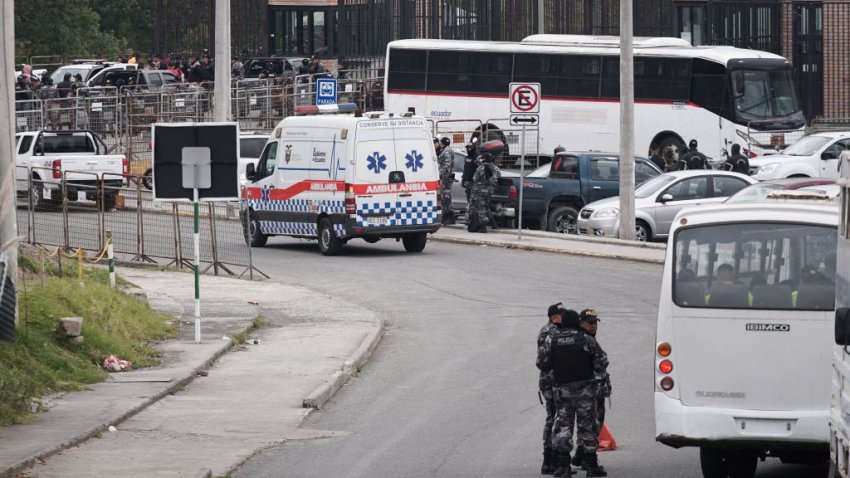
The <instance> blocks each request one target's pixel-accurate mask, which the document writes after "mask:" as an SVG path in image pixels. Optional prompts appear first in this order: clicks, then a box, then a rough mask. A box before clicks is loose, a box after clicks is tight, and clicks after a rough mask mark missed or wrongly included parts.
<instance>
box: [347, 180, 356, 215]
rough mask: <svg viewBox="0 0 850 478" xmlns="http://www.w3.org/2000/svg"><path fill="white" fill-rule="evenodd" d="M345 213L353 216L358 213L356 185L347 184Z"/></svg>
mask: <svg viewBox="0 0 850 478" xmlns="http://www.w3.org/2000/svg"><path fill="white" fill-rule="evenodd" d="M345 213H346V214H348V215H351V216H353V215H354V214H357V201H356V200H355V197H354V186H352V185H350V184H346V185H345Z"/></svg>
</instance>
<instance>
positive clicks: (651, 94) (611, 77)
mask: <svg viewBox="0 0 850 478" xmlns="http://www.w3.org/2000/svg"><path fill="white" fill-rule="evenodd" d="M619 54H620V50H619V38H617V37H594V36H583V35H532V36H529V37H527V38H525V39H524V40H523V41H522V42H518V43H517V42H482V41H456V40H418V39H413V40H399V41H394V42H391V43H390V44H389V45H388V46H387V56H386V83H385V95H384V100H385V108H386V110H387V111H389V112H393V113H403V112H405V111H407V110H408V108H411V107H412V108H415V109H416V113H417V114H421V115H424V116H426V117H427V118H430V119H431V120H433V121H435V122H441V121H443V122H446V121H458V120H477V121H481V122H482V124H481V125H480V126H479V127H478V128H480V129H487V130H490V131H494V130H502V131H504V130H506V129H508V128H509V124H508V122H509V120H508V117H509V102H508V90H509V84H510V83H511V82H539V83H540V84H541V88H542V100H541V109H540V135H539V144H538V145H536V146H538V147H539V148H540V149H539V151H540V152H541V154H542V153H544V152H547V151H552V150H553V148H555V146H558V145H563V146H564V147H566V148H567V149H568V150H599V151H616V150H618V148H619V130H620V127H619V123H620V119H619V95H620V91H619V90H620V80H619V75H620V72H619V68H620V57H619ZM634 55H635V57H634V71H635V75H634V76H635V83H634V93H635V109H634V113H635V146H636V151H638V152H639V153H640V154H643V152H645V151H647V148H648V147H649V145H650V144H651V143H652V142H656V143H658V144H659V145H661V146H662V148H663V147H664V146H666V145H668V144H675V145H677V146H678V147H679V148H682V147H683V146H684V145H685V144H687V143H688V142H689V141H690V140H691V139H697V140H698V141H699V143H700V150H701V151H703V152H704V153H706V154H707V155H708V156H711V157H715V158H716V157H719V156H720V155H721V154H722V150H723V148H726V149H728V148H729V145H730V144H731V143H738V144H741V145H742V146H743V148H744V149H746V150H747V151H748V152H749V153H750V155H751V156H753V155H755V154H762V153H764V152H767V151H773V150H775V149H779V148H781V147H783V146H784V145H787V144H791V143H792V142H793V141H796V139H798V138H799V137H800V136H802V134H803V129H802V128H803V126H804V124H805V120H804V117H803V114H802V111H801V110H800V105H799V102H798V101H797V96H796V92H795V87H794V83H793V79H792V68H791V63H790V62H789V61H788V60H786V59H784V58H782V57H780V56H777V55H774V54H772V53H767V52H763V51H756V50H745V49H739V48H733V47H725V46H704V47H694V46H691V44H690V43H688V42H687V41H685V40H682V39H678V38H636V39H635V41H634ZM516 129H517V128H516V127H513V130H514V131H515V130H516ZM493 134H496V136H497V139H503V140H505V141H506V142H507V143H508V144H509V145H510V147H511V152H512V153H518V152H519V151H518V148H519V144H520V142H519V141H518V139H517V136H516V134H514V133H512V132H509V133H508V134H507V137H499V135H500V134H501V131H499V132H495V133H493ZM502 136H505V135H502ZM488 139H492V138H488ZM529 147H530V149H529ZM529 147H527V148H526V152H529V151H531V152H533V151H534V150H535V149H534V148H535V145H534V144H533V141H531V143H530V145H529Z"/></svg>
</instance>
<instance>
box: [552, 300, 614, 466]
mask: <svg viewBox="0 0 850 478" xmlns="http://www.w3.org/2000/svg"><path fill="white" fill-rule="evenodd" d="M572 315H575V316H578V314H576V313H575V312H573V313H572V314H570V316H572ZM575 318H578V317H575ZM542 355H543V359H542V363H541V367H540V369H541V370H544V371H548V370H552V372H553V376H554V378H555V388H554V392H555V393H554V395H555V406H556V407H557V416H556V417H555V428H554V430H553V434H554V438H553V440H552V444H553V446H554V448H555V451H556V452H557V453H558V466H557V468H556V469H555V472H554V473H553V475H554V476H570V475H571V474H572V469H571V466H570V452H571V451H572V449H573V427H574V424H575V425H577V426H578V431H577V436H578V443H579V446H581V448H582V453H583V457H582V462H583V464H585V465H586V466H587V476H589V477H596V476H608V473H606V472H605V469H604V468H602V467H600V466H599V461H598V459H597V456H596V449H597V448H598V446H599V441H598V438H597V437H598V434H597V433H596V431H597V427H598V424H597V416H596V403H597V396H598V395H599V377H603V376H604V374H606V373H607V368H608V363H607V358H606V357H605V354H604V352H603V351H602V348H601V347H599V344H598V343H597V342H596V339H595V338H593V337H592V336H590V335H588V334H586V333H584V332H582V331H580V330H579V321H578V320H574V319H570V318H568V313H567V312H565V313H564V315H563V318H562V320H561V329H560V331H559V332H558V333H557V334H555V335H553V336H550V337H547V338H546V339H545V340H544V342H543V351H542Z"/></svg>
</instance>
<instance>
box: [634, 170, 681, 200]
mask: <svg viewBox="0 0 850 478" xmlns="http://www.w3.org/2000/svg"><path fill="white" fill-rule="evenodd" d="M674 179H676V178H675V177H674V176H670V175H669V174H662V175H661V176H655V177H654V178H652V179H650V180H649V181H647V182H645V183H643V184H641V185H640V187H638V188H637V189H635V197H638V198H646V197H649V196H652V195H653V194H655V193H656V192H658V190H659V189H661V188H663V187H664V186H666V185H667V184H670V183H671V182H673V180H674Z"/></svg>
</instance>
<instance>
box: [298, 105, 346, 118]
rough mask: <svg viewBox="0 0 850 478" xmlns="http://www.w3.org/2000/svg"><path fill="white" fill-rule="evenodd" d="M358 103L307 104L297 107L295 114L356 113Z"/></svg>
mask: <svg viewBox="0 0 850 478" xmlns="http://www.w3.org/2000/svg"><path fill="white" fill-rule="evenodd" d="M357 109H358V108H357V104H355V103H340V104H338V105H305V106H296V107H295V116H307V115H320V114H337V113H356V112H357Z"/></svg>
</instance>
